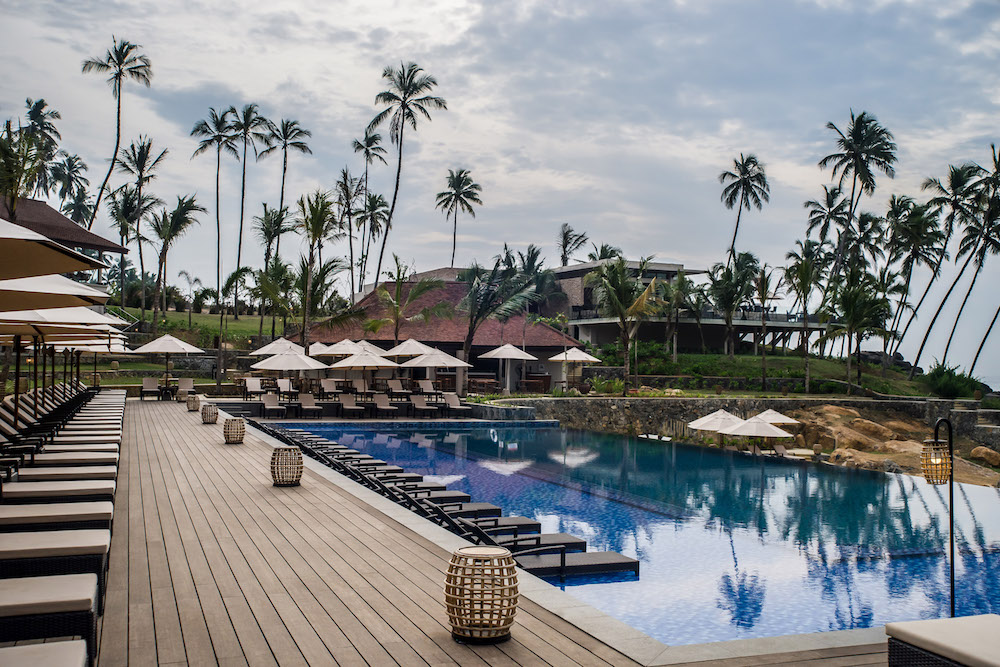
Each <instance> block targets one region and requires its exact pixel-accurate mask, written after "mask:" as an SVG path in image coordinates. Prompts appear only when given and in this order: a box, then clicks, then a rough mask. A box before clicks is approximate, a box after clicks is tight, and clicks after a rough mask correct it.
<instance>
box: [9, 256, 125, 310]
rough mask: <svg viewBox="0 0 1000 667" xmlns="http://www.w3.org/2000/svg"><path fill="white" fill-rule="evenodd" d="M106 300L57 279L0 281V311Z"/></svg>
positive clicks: (86, 288)
mask: <svg viewBox="0 0 1000 667" xmlns="http://www.w3.org/2000/svg"><path fill="white" fill-rule="evenodd" d="M4 261H6V258H5V260H4ZM109 298H110V295H109V294H108V293H107V292H103V291H101V290H99V289H95V288H93V287H91V286H90V285H85V284H83V283H78V282H76V281H75V280H70V279H69V278H65V277H63V276H60V275H51V276H33V277H31V278H12V279H10V280H0V311H9V310H21V309H24V308H61V307H63V306H95V305H101V304H104V303H106V302H107V300H108V299H109Z"/></svg>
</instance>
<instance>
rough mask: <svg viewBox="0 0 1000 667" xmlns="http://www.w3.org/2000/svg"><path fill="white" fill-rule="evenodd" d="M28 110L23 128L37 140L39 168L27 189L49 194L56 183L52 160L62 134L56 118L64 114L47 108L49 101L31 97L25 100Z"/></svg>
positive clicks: (45, 194) (24, 131) (23, 130)
mask: <svg viewBox="0 0 1000 667" xmlns="http://www.w3.org/2000/svg"><path fill="white" fill-rule="evenodd" d="M24 106H25V107H27V109H28V111H27V113H26V114H25V119H26V120H27V122H28V124H27V125H26V126H25V127H24V128H23V129H22V130H21V131H22V132H23V133H24V134H27V135H29V136H30V137H31V138H32V139H34V140H35V142H36V144H37V147H38V152H39V168H38V169H37V170H36V171H35V172H34V174H33V175H32V177H31V180H30V181H29V182H28V184H27V190H28V191H30V192H35V193H37V194H41V195H44V196H46V197H48V196H49V191H50V190H51V189H52V187H53V186H54V185H55V183H54V180H53V173H52V167H53V166H54V165H53V164H52V161H53V160H54V159H55V157H56V154H57V152H58V149H59V140H60V139H62V135H60V134H59V130H57V129H56V125H55V123H54V122H52V121H54V120H59V119H60V118H62V115H61V114H60V113H59V112H58V111H56V110H55V109H48V110H47V109H46V107H48V103H47V102H46V101H45V100H43V99H38V100H33V99H31V98H30V97H29V98H28V99H26V100H25V101H24Z"/></svg>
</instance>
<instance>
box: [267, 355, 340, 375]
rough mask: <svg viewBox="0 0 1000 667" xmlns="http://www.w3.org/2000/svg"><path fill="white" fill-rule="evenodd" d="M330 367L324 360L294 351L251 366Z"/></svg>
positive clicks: (287, 368)
mask: <svg viewBox="0 0 1000 667" xmlns="http://www.w3.org/2000/svg"><path fill="white" fill-rule="evenodd" d="M329 367H330V366H329V365H328V364H324V363H323V362H322V361H318V360H316V359H313V358H312V357H308V356H306V355H304V354H297V353H294V352H288V353H285V354H275V355H273V356H270V357H268V358H267V359H261V360H260V361H258V362H257V363H255V364H253V365H252V366H250V368H255V369H257V370H260V371H315V370H320V369H324V368H329Z"/></svg>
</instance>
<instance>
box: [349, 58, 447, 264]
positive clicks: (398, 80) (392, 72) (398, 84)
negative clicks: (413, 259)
mask: <svg viewBox="0 0 1000 667" xmlns="http://www.w3.org/2000/svg"><path fill="white" fill-rule="evenodd" d="M423 72H424V70H423V69H422V68H421V67H420V66H419V65H417V64H416V63H412V62H410V63H406V64H405V65H404V64H403V63H400V64H399V69H393V68H392V67H391V66H390V67H386V68H385V69H384V70H382V79H383V80H384V81H385V82H386V83H387V84H388V85H389V88H388V89H387V90H383V91H382V92H380V93H379V94H378V95H376V96H375V104H383V105H385V108H384V109H382V110H381V111H379V112H378V113H377V114H375V117H374V118H373V119H372V121H371V122H370V123H368V128H367V131H368V132H374V131H375V129H376V128H378V126H379V125H381V124H382V123H384V122H386V121H388V122H389V140H390V141H392V143H394V144H395V145H396V148H397V153H396V184H395V186H394V187H393V191H392V203H391V204H389V216H388V218H386V221H385V232H384V233H383V235H382V248H381V250H379V254H378V264H377V265H376V266H375V282H376V283H378V280H379V274H380V273H381V272H382V257H383V255H385V242H386V240H387V239H388V238H389V230H390V229H392V216H393V214H394V213H395V212H396V200H397V199H398V197H399V177H400V174H401V173H402V170H403V135H404V132H405V130H406V127H407V126H409V127H410V128H412V129H413V131H414V132H416V131H417V118H418V117H419V116H423V117H424V118H425V119H427V120H428V121H430V120H431V114H430V111H429V110H430V109H447V108H448V103H447V102H446V101H445V100H444V98H443V97H435V96H434V95H431V94H430V92H431V91H432V90H433V89H434V88H436V87H437V85H438V83H437V79H435V78H434V77H433V76H431V75H430V74H424V73H423Z"/></svg>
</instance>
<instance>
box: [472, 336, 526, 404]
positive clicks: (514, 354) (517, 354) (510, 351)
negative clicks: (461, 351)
mask: <svg viewBox="0 0 1000 667" xmlns="http://www.w3.org/2000/svg"><path fill="white" fill-rule="evenodd" d="M479 358H480V359H498V360H500V359H503V360H506V362H507V363H506V373H505V374H504V389H505V391H507V392H508V393H510V360H511V359H521V360H524V361H538V357H536V356H533V355H531V354H528V353H527V352H525V351H524V350H522V349H521V348H519V347H514V346H513V345H511V344H510V343H507V344H506V345H501V346H500V347H497V348H494V349H492V350H490V351H489V352H486V353H485V354H480V355H479ZM499 370H500V362H499V361H498V362H497V371H498V372H499Z"/></svg>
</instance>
